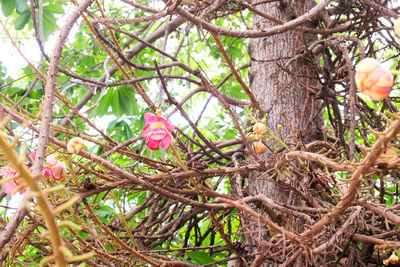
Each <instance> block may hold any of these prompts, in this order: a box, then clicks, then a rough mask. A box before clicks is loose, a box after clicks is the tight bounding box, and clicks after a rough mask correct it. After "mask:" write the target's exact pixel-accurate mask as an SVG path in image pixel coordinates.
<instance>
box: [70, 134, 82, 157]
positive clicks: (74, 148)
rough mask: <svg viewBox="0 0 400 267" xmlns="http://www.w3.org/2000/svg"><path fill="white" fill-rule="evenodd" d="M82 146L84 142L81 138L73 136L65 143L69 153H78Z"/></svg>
mask: <svg viewBox="0 0 400 267" xmlns="http://www.w3.org/2000/svg"><path fill="white" fill-rule="evenodd" d="M83 146H84V144H83V140H82V138H80V137H74V138H72V139H71V140H69V142H68V144H67V150H68V152H69V153H74V154H78V153H79V152H81V150H82V148H83Z"/></svg>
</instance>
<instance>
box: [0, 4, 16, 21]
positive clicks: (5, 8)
mask: <svg viewBox="0 0 400 267" xmlns="http://www.w3.org/2000/svg"><path fill="white" fill-rule="evenodd" d="M14 9H15V0H3V1H2V2H1V11H2V12H3V15H4V16H5V17H8V16H10V15H11V14H12V13H13V11H14Z"/></svg>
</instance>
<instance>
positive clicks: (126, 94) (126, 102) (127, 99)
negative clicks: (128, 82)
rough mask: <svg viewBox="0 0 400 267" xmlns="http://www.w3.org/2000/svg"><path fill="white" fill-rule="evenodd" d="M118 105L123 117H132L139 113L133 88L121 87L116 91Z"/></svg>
mask: <svg viewBox="0 0 400 267" xmlns="http://www.w3.org/2000/svg"><path fill="white" fill-rule="evenodd" d="M118 98H119V104H120V106H121V111H122V112H123V113H124V114H125V115H134V114H137V113H138V112H139V107H138V105H137V102H136V99H135V91H134V90H133V88H131V87H128V86H123V87H121V88H120V89H119V90H118Z"/></svg>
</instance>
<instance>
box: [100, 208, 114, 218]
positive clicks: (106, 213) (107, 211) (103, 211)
mask: <svg viewBox="0 0 400 267" xmlns="http://www.w3.org/2000/svg"><path fill="white" fill-rule="evenodd" d="M95 213H96V214H98V215H99V216H100V217H111V216H113V217H114V216H116V213H115V210H114V209H113V208H111V207H109V206H100V207H99V209H98V210H96V211H95Z"/></svg>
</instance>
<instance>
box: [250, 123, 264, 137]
mask: <svg viewBox="0 0 400 267" xmlns="http://www.w3.org/2000/svg"><path fill="white" fill-rule="evenodd" d="M266 131H267V127H265V124H263V123H261V122H257V123H256V124H254V126H253V132H254V133H255V134H258V135H262V134H264V133H265V132H266Z"/></svg>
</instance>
